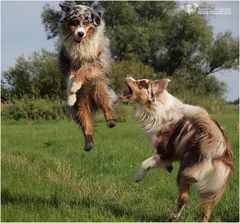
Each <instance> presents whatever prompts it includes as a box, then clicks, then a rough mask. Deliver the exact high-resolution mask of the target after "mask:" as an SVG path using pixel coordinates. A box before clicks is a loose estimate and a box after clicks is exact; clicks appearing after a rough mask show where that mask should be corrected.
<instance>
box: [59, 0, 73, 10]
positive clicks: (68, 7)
mask: <svg viewBox="0 0 240 223" xmlns="http://www.w3.org/2000/svg"><path fill="white" fill-rule="evenodd" d="M75 5H76V4H75V2H68V1H65V2H60V3H59V6H60V7H61V9H62V10H63V11H64V12H69V11H71V8H72V7H73V6H75Z"/></svg>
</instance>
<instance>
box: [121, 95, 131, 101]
mask: <svg viewBox="0 0 240 223" xmlns="http://www.w3.org/2000/svg"><path fill="white" fill-rule="evenodd" d="M131 96H132V94H127V95H122V96H119V99H120V100H127V99H128V98H130V97H131Z"/></svg>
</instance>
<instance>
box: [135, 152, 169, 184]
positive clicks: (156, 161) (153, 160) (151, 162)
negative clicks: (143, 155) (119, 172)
mask: <svg viewBox="0 0 240 223" xmlns="http://www.w3.org/2000/svg"><path fill="white" fill-rule="evenodd" d="M170 164H171V163H170V162H169V161H167V160H162V159H161V157H160V156H159V155H158V154H155V155H153V156H151V157H150V158H148V159H146V160H144V161H143V162H142V164H141V166H140V168H139V169H138V171H137V173H136V174H135V176H134V177H133V181H135V182H139V181H141V180H143V178H144V177H145V175H146V173H147V171H148V170H150V169H152V168H154V167H163V168H166V167H168V166H169V165H170Z"/></svg>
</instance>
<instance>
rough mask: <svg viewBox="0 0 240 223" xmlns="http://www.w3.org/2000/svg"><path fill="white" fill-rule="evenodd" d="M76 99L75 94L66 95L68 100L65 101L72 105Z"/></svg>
mask: <svg viewBox="0 0 240 223" xmlns="http://www.w3.org/2000/svg"><path fill="white" fill-rule="evenodd" d="M76 101H77V97H76V94H72V95H70V96H69V97H68V101H67V104H68V105H69V106H73V105H74V104H75V103H76Z"/></svg>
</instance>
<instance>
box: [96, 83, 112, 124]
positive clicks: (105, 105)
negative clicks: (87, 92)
mask: <svg viewBox="0 0 240 223" xmlns="http://www.w3.org/2000/svg"><path fill="white" fill-rule="evenodd" d="M93 94H94V100H95V103H96V104H97V106H98V108H100V109H101V110H102V111H103V114H104V117H105V120H106V121H107V126H108V127H109V128H113V127H114V126H115V125H116V123H115V121H114V112H113V108H112V102H111V98H110V96H109V95H108V92H107V86H106V84H105V83H104V81H101V82H99V83H98V84H96V87H95V89H94V92H93Z"/></svg>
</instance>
